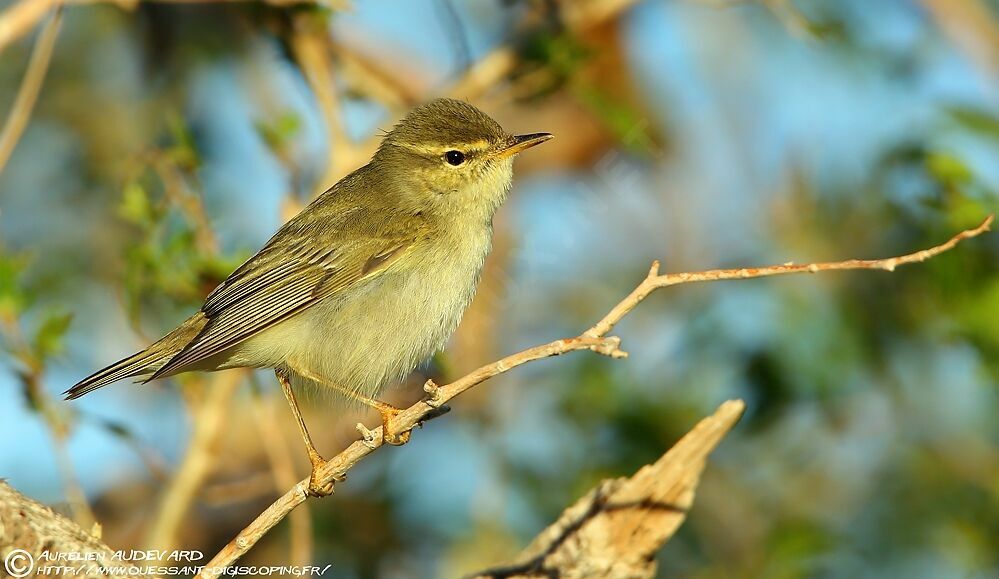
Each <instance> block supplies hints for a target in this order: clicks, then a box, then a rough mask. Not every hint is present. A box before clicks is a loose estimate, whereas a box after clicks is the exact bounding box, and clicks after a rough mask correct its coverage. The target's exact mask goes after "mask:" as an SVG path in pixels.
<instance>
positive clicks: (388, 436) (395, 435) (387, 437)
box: [375, 402, 411, 446]
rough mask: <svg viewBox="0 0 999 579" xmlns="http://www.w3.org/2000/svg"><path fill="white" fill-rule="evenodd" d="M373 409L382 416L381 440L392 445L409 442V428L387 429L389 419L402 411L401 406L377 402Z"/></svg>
mask: <svg viewBox="0 0 999 579" xmlns="http://www.w3.org/2000/svg"><path fill="white" fill-rule="evenodd" d="M375 410H377V411H378V414H381V416H382V442H387V443H388V444H391V445H392V446H402V445H404V444H406V443H407V442H409V436H410V434H411V433H410V431H409V430H406V431H404V432H390V431H389V421H391V420H392V419H393V418H395V417H396V416H398V415H399V413H400V412H402V409H401V408H396V407H395V406H392V405H391V404H386V403H384V402H378V405H376V406H375Z"/></svg>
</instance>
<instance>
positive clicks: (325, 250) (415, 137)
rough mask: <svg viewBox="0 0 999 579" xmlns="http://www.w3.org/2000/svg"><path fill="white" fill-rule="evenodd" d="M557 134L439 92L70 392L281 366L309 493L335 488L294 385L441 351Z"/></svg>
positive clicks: (379, 375) (385, 413) (374, 378)
mask: <svg viewBox="0 0 999 579" xmlns="http://www.w3.org/2000/svg"><path fill="white" fill-rule="evenodd" d="M550 138H552V135H550V134H548V133H534V134H529V135H516V136H514V135H509V134H507V133H506V132H505V131H504V130H503V129H502V127H500V126H499V124H498V123H496V121H494V120H493V119H491V118H490V117H489V116H487V115H486V114H485V113H483V112H482V111H480V110H478V109H476V108H475V107H473V106H471V105H469V104H467V103H464V102H461V101H457V100H452V99H438V100H434V101H431V102H429V103H427V104H424V105H421V106H419V107H417V108H415V109H413V111H412V112H410V113H409V115H407V116H406V117H405V118H404V119H403V120H402V121H401V122H399V123H398V124H397V125H396V126H395V127H394V128H393V129H392V130H391V131H390V132H389V133H387V134H386V135H385V138H384V139H383V140H382V143H381V145H380V146H379V147H378V151H377V152H376V153H375V154H374V156H373V157H372V159H371V161H370V162H369V163H368V164H367V165H364V166H363V167H361V168H360V169H357V170H356V171H354V172H353V173H351V174H350V175H347V176H346V177H344V178H343V179H342V180H340V181H339V182H338V183H337V184H336V185H333V187H331V188H330V189H329V190H327V191H326V192H325V193H323V194H322V195H320V196H319V197H317V198H316V200H315V201H313V202H312V203H310V204H309V205H308V206H307V207H306V208H305V209H303V210H302V211H301V213H299V214H298V215H296V216H295V217H294V218H292V219H291V220H290V221H289V222H288V223H286V224H285V225H284V226H283V227H281V228H280V229H279V230H278V232H277V233H276V234H274V236H273V237H272V238H271V239H270V240H269V241H268V242H267V244H266V245H264V247H263V249H261V250H260V251H259V252H257V254H256V255H254V256H253V257H251V258H250V259H248V260H247V261H246V263H244V264H243V265H241V266H240V267H239V268H238V269H236V271H234V272H233V273H232V274H231V275H230V276H229V277H228V278H227V279H226V280H225V281H224V282H222V284H221V285H219V286H218V287H217V288H215V290H214V291H212V292H211V294H210V295H209V296H208V298H207V299H206V301H205V304H204V305H203V306H202V307H201V310H200V311H198V313H196V314H194V315H193V316H191V317H190V318H188V319H187V320H186V321H184V323H182V324H181V325H180V326H179V327H177V328H176V329H175V330H173V331H172V332H170V333H168V334H167V335H166V336H164V337H162V338H161V339H159V340H158V341H156V342H155V343H154V344H152V345H151V346H149V347H148V348H146V349H145V350H143V351H141V352H138V353H137V354H134V355H132V356H129V357H128V358H125V359H123V360H121V361H118V362H115V363H114V364H112V365H110V366H108V367H107V368H104V369H103V370H100V371H98V372H96V373H94V374H93V375H91V376H88V377H87V378H84V379H83V380H81V381H80V382H79V383H78V384H76V385H75V386H73V387H72V388H70V389H69V390H67V391H66V392H65V394H66V397H67V398H68V399H74V398H79V397H80V396H83V395H84V394H87V393H88V392H92V391H94V390H96V389H98V388H100V387H102V386H105V385H107V384H110V383H112V382H115V381H117V380H121V379H123V378H130V377H135V376H139V377H142V378H143V381H144V382H148V381H150V380H155V379H157V378H164V377H167V376H173V375H175V374H179V373H182V372H189V371H192V370H207V371H212V370H222V369H226V368H241V367H249V368H274V371H275V373H276V374H277V378H278V380H279V381H280V383H281V386H282V389H283V390H284V393H285V396H286V397H287V399H288V402H289V404H290V405H291V408H292V411H293V412H294V414H295V417H296V419H297V420H298V423H299V426H300V428H301V431H302V437H303V439H304V440H305V444H306V447H307V449H308V452H309V458H310V460H311V462H312V476H311V477H310V484H309V492H310V493H312V494H315V495H323V494H329V492H331V491H332V487H331V486H329V485H326V486H321V485H320V484H319V482H318V478H317V471H318V469H319V468H320V467H321V466H322V465H323V463H324V462H325V461H324V459H323V458H322V456H321V455H320V454H319V452H317V451H316V449H315V446H314V445H313V443H312V440H311V437H310V436H309V432H308V429H307V428H306V426H305V422H304V420H303V419H302V415H301V412H300V411H299V408H298V404H297V402H296V400H295V394H294V388H299V387H302V386H304V385H313V386H316V387H320V388H327V389H331V390H333V391H336V392H339V393H341V394H343V395H344V396H346V397H347V398H349V399H352V400H356V401H359V402H362V403H364V404H367V405H369V406H372V407H374V408H375V409H376V410H378V412H379V413H380V414H381V417H382V424H383V430H382V432H383V436H384V437H385V440H386V441H387V442H390V443H394V444H399V443H402V442H404V441H405V439H406V437H407V436H408V432H407V433H390V432H389V429H388V421H389V420H390V419H391V417H393V416H394V415H396V414H398V413H399V412H400V410H399V409H398V408H395V407H393V406H391V405H389V404H386V403H384V402H381V401H379V400H377V399H376V397H377V396H379V395H380V394H381V393H382V392H383V391H384V390H385V388H386V387H387V386H388V385H390V384H392V383H393V382H395V381H398V380H400V379H401V378H403V377H405V376H406V375H407V374H409V373H410V372H411V371H412V370H413V369H414V368H415V367H416V365H417V364H419V363H420V362H421V361H422V360H424V359H426V358H428V357H429V356H431V355H432V354H433V353H434V352H436V351H438V350H440V349H441V348H442V347H443V346H444V344H445V342H446V341H447V340H448V338H449V337H450V336H451V334H452V333H453V332H454V330H455V328H456V327H457V325H458V322H459V320H460V318H461V315H462V313H463V312H464V311H465V309H466V308H467V307H468V304H469V303H470V302H471V300H472V295H473V294H474V292H475V287H476V285H477V283H478V279H479V275H480V272H481V270H482V264H483V261H484V260H485V257H486V254H488V253H489V250H490V246H491V241H492V217H493V214H494V213H495V212H496V210H497V208H499V206H500V205H501V204H502V203H503V201H504V200H505V199H506V196H507V192H508V191H509V189H510V183H511V179H512V176H513V158H514V156H515V155H516V154H517V153H519V152H521V151H523V150H524V149H527V148H529V147H533V146H535V145H538V144H540V143H543V142H545V141H547V140H548V139H550Z"/></svg>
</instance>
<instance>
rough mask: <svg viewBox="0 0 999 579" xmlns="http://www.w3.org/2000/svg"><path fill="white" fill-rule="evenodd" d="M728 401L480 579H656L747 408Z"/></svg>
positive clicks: (739, 402) (604, 484)
mask: <svg viewBox="0 0 999 579" xmlns="http://www.w3.org/2000/svg"><path fill="white" fill-rule="evenodd" d="M745 408H746V404H745V403H744V402H743V401H742V400H729V401H728V402H726V403H724V404H722V405H721V406H720V407H718V410H717V411H715V413H714V415H712V416H709V417H707V418H705V419H703V420H701V421H700V422H699V423H698V424H697V426H695V427H694V429H693V430H691V431H690V432H688V433H687V434H686V435H685V436H684V437H683V438H681V439H680V441H679V442H677V443H676V444H675V445H674V446H673V448H671V449H670V450H669V452H667V453H666V454H664V455H663V456H662V457H661V458H660V459H659V460H657V461H656V462H655V463H654V464H651V465H646V466H644V467H642V468H641V469H640V470H639V471H638V472H636V473H635V474H634V475H633V476H632V477H631V478H627V479H626V478H619V479H609V480H604V481H602V482H601V483H600V484H599V485H597V486H596V487H595V488H594V489H593V490H591V491H590V492H589V493H587V494H586V496H584V497H583V498H581V499H579V501H577V502H576V504H574V505H572V506H571V507H569V508H568V509H566V510H565V511H564V512H563V513H562V516H560V517H559V519H558V520H557V521H556V522H555V523H553V524H552V525H551V526H550V527H548V528H547V529H545V530H544V531H542V532H541V533H540V534H538V536H537V537H535V539H534V540H533V541H532V542H531V544H530V545H528V547H527V548H526V549H524V551H523V552H521V554H520V555H519V556H518V557H517V559H516V561H515V562H514V563H513V564H511V565H507V566H504V567H497V568H494V569H489V570H487V571H482V572H480V573H478V574H477V575H475V577H477V578H481V579H486V578H492V579H499V578H501V577H502V578H513V577H634V578H636V579H637V578H644V577H649V578H651V577H654V576H655V572H656V561H655V554H656V551H658V550H659V548H660V547H662V546H663V545H664V544H665V543H666V541H668V540H669V539H670V537H672V536H673V533H675V532H676V530H677V529H679V528H680V525H681V524H682V523H683V520H684V519H685V518H686V516H687V511H688V510H689V509H690V507H691V505H693V503H694V492H695V491H696V490H697V484H698V483H699V482H700V479H701V473H702V472H703V471H704V467H705V465H706V464H707V458H708V455H709V454H710V453H711V452H712V451H713V450H714V449H715V447H716V446H718V443H719V442H721V439H722V437H724V436H725V434H726V433H728V431H729V430H731V429H732V427H733V426H735V423H736V422H738V421H739V418H740V417H741V416H742V412H743V410H745Z"/></svg>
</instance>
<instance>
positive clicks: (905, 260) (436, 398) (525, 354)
mask: <svg viewBox="0 0 999 579" xmlns="http://www.w3.org/2000/svg"><path fill="white" fill-rule="evenodd" d="M992 221H993V216H991V215H990V216H989V217H988V218H986V219H985V221H983V222H982V223H981V225H979V226H978V227H975V228H973V229H968V230H965V231H962V232H961V233H958V234H957V235H955V236H954V237H952V238H951V239H949V240H948V241H946V242H944V243H942V244H940V245H936V246H934V247H931V248H929V249H924V250H921V251H916V252H914V253H910V254H906V255H902V256H898V257H890V258H886V259H871V260H860V259H851V260H846V261H837V262H828V263H811V264H804V265H793V264H784V265H774V266H768V267H758V268H740V269H715V270H709V271H702V272H691V273H668V274H660V273H659V263H658V262H655V263H653V264H652V267H651V268H650V270H649V273H648V275H647V276H646V277H645V279H644V280H643V281H642V282H641V283H640V284H639V285H638V286H637V287H636V288H635V289H634V290H633V291H632V292H631V293H630V294H629V295H628V296H627V297H625V298H624V299H623V300H621V302H620V303H618V304H617V305H616V306H614V308H613V309H611V310H610V312H609V313H608V314H607V315H606V316H604V317H603V319H601V320H600V321H599V322H597V323H596V324H595V325H594V326H593V327H591V328H590V329H588V330H586V331H585V332H583V333H582V334H580V335H579V336H577V337H575V338H568V339H562V340H555V341H554V342H549V343H547V344H543V345H540V346H535V347H533V348H529V349H527V350H524V351H522V352H518V353H516V354H512V355H510V356H507V357H505V358H503V359H502V360H499V361H497V362H493V363H492V364H487V365H485V366H482V367H481V368H478V369H477V370H474V371H472V372H471V373H469V374H466V375H465V376H463V377H461V378H459V379H457V380H455V381H454V382H451V383H450V384H445V385H442V386H439V385H437V384H434V383H433V382H432V381H427V384H426V386H425V387H424V389H425V390H426V392H427V398H425V399H424V400H421V401H419V402H417V403H415V404H413V405H412V406H410V407H408V408H406V409H404V410H403V411H402V412H400V413H399V414H398V415H397V416H396V417H395V418H393V419H392V420H391V421H389V423H388V427H389V429H390V430H391V431H393V432H404V431H408V430H411V429H413V428H414V427H416V426H417V425H418V424H420V423H421V421H423V420H424V418H425V417H426V416H427V414H429V413H432V412H434V410H435V409H436V408H438V407H440V405H442V404H444V403H445V402H447V401H449V400H451V399H452V398H454V397H455V396H458V395H459V394H461V393H462V392H464V391H466V390H468V389H469V388H472V387H473V386H476V385H477V384H480V383H482V382H484V381H486V380H488V379H489V378H492V377H493V376H496V375H497V374H502V373H504V372H507V371H509V370H511V369H513V368H516V367H517V366H520V365H521V364H526V363H527V362H530V361H533V360H540V359H542V358H549V357H552V356H558V355H561V354H565V353H568V352H573V351H577V350H590V351H593V352H596V353H598V354H602V355H605V356H610V357H612V358H623V357H625V356H627V353H626V352H624V351H623V350H621V348H620V345H621V340H620V339H619V338H617V337H615V336H607V334H608V333H609V332H610V331H611V330H612V329H613V328H614V326H615V325H616V324H617V323H618V322H619V321H620V320H621V319H622V318H624V316H625V315H627V314H628V312H630V311H631V310H633V309H634V308H635V306H637V305H638V304H639V303H640V302H641V301H642V300H644V299H645V298H646V297H648V295H649V294H651V293H652V292H653V291H655V290H657V289H659V288H663V287H668V286H673V285H679V284H684V283H694V282H702V281H720V280H729V279H751V278H758V277H767V276H774V275H784V274H791V273H818V272H821V271H831V270H846V269H876V270H884V271H894V270H895V268H896V267H897V266H899V265H905V264H909V263H918V262H921V261H925V260H927V259H930V258H931V257H934V256H936V255H939V254H941V253H943V252H945V251H948V250H950V249H952V248H953V247H954V246H956V245H957V244H958V243H960V242H961V241H963V240H965V239H968V238H971V237H975V236H978V235H981V234H982V233H984V232H986V231H988V230H989V226H990V225H991V224H992ZM362 432H363V434H364V435H363V437H362V439H361V440H358V441H355V442H354V443H353V444H351V445H350V446H348V447H347V448H346V449H345V450H343V451H342V452H341V453H340V454H338V455H336V456H335V457H333V458H332V459H330V460H329V461H328V462H327V463H326V465H325V466H324V468H323V469H322V470H321V471H320V482H321V483H329V482H332V481H335V480H340V479H342V478H343V476H344V475H345V474H346V473H347V471H348V470H350V469H351V468H352V467H353V466H354V465H355V464H357V463H358V462H360V461H361V460H362V459H363V458H364V457H366V456H368V455H369V454H371V453H372V452H374V451H375V450H377V449H378V448H380V447H381V446H382V427H381V426H379V427H378V428H375V429H373V430H368V429H366V428H363V430H362ZM308 485H309V479H308V478H306V479H303V480H301V481H299V483H298V484H296V485H295V486H294V487H293V488H292V489H291V490H289V491H288V492H287V493H285V494H284V495H283V496H281V497H279V498H278V499H277V500H276V501H275V502H274V503H273V504H271V506H269V507H268V508H267V509H266V510H264V512H262V513H260V514H259V515H258V516H257V518H256V519H254V520H253V522H251V523H250V524H249V526H247V527H246V528H245V529H243V531H242V532H240V533H239V535H237V536H236V538H235V539H233V540H232V541H231V542H230V543H229V544H228V545H226V546H225V547H224V548H223V549H222V550H221V551H219V552H218V554H216V555H215V557H213V558H212V560H211V561H210V562H209V563H208V564H207V565H206V566H205V567H204V568H203V569H202V571H201V573H200V574H199V575H198V577H201V578H214V577H218V576H219V575H220V574H222V573H223V572H224V571H225V568H226V567H227V566H228V565H231V564H232V563H233V562H235V561H236V560H237V559H239V558H240V557H241V556H242V555H243V554H244V553H246V552H247V551H249V550H250V548H251V547H253V545H255V544H256V543H257V541H259V540H260V538H261V537H263V536H264V535H265V534H266V533H267V531H269V530H270V529H271V528H272V527H274V525H276V524H278V522H280V521H281V520H283V519H284V518H285V517H286V516H287V515H288V513H290V512H291V511H292V509H294V508H295V507H297V506H298V505H300V504H302V503H303V502H305V500H306V499H307V498H308V493H307V490H308Z"/></svg>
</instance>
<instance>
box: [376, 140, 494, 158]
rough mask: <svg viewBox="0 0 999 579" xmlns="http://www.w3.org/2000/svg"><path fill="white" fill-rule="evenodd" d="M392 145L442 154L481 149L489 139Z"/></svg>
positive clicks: (426, 152) (414, 150)
mask: <svg viewBox="0 0 999 579" xmlns="http://www.w3.org/2000/svg"><path fill="white" fill-rule="evenodd" d="M392 145H394V146H396V147H402V148H403V149H408V150H410V151H413V152H416V153H422V154H426V155H443V154H444V153H445V152H447V151H451V150H455V149H458V150H461V151H466V152H467V151H483V150H485V149H487V148H488V147H489V141H486V140H484V139H479V140H477V141H471V142H469V143H458V144H457V145H413V144H410V143H392Z"/></svg>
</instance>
